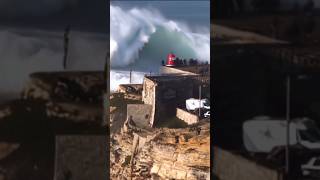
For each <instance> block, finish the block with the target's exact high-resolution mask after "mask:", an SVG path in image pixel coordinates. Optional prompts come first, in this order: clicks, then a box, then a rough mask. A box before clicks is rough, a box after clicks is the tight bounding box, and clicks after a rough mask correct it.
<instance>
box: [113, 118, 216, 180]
mask: <svg viewBox="0 0 320 180" xmlns="http://www.w3.org/2000/svg"><path fill="white" fill-rule="evenodd" d="M110 152H111V154H110V159H111V162H110V166H111V172H110V173H111V178H112V179H131V177H132V179H188V180H189V179H190V180H192V179H197V180H199V179H210V123H209V122H208V121H204V122H201V123H200V124H197V125H195V126H193V127H188V128H181V129H168V128H161V129H149V130H145V129H139V128H137V127H135V125H134V124H133V123H130V122H128V121H126V122H125V124H124V126H123V128H122V130H121V132H119V133H117V134H114V135H113V137H111V149H110Z"/></svg>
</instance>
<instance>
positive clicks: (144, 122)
mask: <svg viewBox="0 0 320 180" xmlns="http://www.w3.org/2000/svg"><path fill="white" fill-rule="evenodd" d="M151 112H152V105H149V104H128V105H127V118H129V117H130V116H132V120H133V121H134V122H135V123H136V125H137V127H141V128H144V127H149V124H150V118H151Z"/></svg>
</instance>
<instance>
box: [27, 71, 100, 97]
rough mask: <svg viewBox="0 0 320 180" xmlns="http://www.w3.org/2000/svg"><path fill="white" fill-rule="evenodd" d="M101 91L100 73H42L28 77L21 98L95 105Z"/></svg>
mask: <svg viewBox="0 0 320 180" xmlns="http://www.w3.org/2000/svg"><path fill="white" fill-rule="evenodd" d="M103 89H104V82H103V73H102V72H42V73H34V74H31V75H30V81H29V83H27V85H26V87H25V88H24V90H23V92H22V98H23V99H37V100H45V101H47V100H49V99H59V100H61V101H77V102H79V101H81V102H88V103H97V102H101V101H102V91H103Z"/></svg>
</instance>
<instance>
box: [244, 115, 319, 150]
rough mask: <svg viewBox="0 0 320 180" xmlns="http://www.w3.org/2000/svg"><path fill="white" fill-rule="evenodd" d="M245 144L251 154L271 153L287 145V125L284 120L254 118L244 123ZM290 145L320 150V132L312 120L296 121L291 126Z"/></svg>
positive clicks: (301, 119) (302, 119)
mask: <svg viewBox="0 0 320 180" xmlns="http://www.w3.org/2000/svg"><path fill="white" fill-rule="evenodd" d="M243 143H244V146H245V148H246V149H247V150H248V151H250V152H256V153H257V152H263V153H269V152H271V150H272V149H273V148H275V147H279V146H285V145H286V144H287V123H286V121H285V120H284V119H271V118H268V117H260V118H254V119H252V120H248V121H246V122H244V123H243ZM289 144H290V145H296V144H300V145H302V146H304V147H305V148H307V149H320V130H319V128H317V127H316V125H315V123H314V121H313V120H311V119H307V118H300V119H294V120H292V121H291V122H290V124H289Z"/></svg>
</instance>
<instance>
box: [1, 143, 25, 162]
mask: <svg viewBox="0 0 320 180" xmlns="http://www.w3.org/2000/svg"><path fill="white" fill-rule="evenodd" d="M19 146H20V145H19V144H18V143H8V142H0V160H2V159H4V158H5V157H7V156H8V155H10V154H11V153H12V152H13V151H15V150H17V149H18V148H19Z"/></svg>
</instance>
